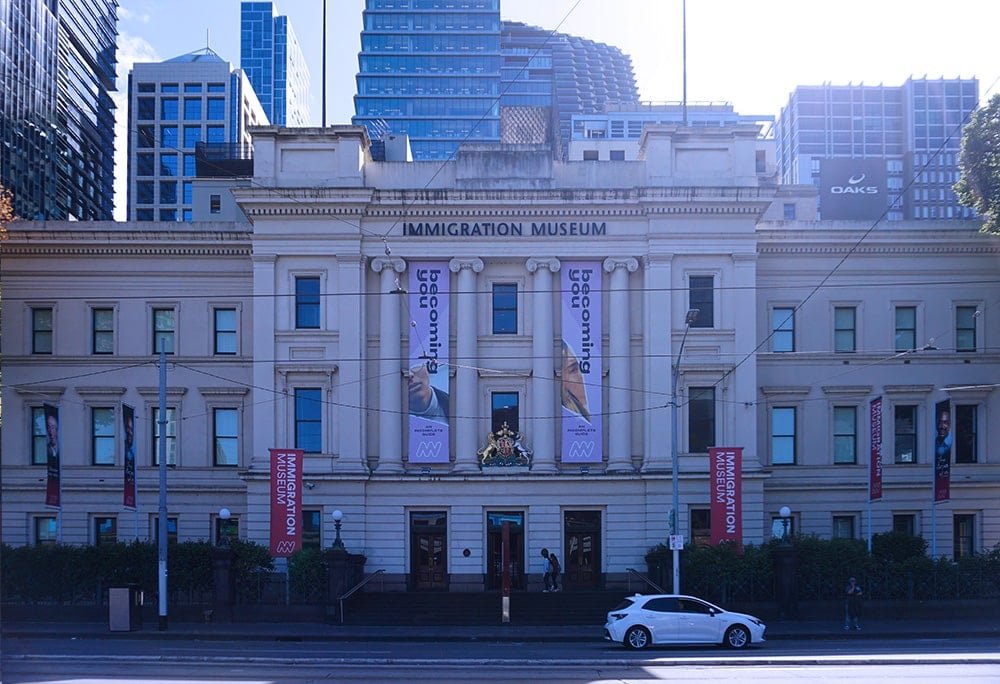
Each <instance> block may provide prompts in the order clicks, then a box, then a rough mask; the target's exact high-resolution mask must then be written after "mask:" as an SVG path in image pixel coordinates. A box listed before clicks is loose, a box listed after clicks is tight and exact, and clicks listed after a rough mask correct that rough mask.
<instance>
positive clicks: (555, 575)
mask: <svg viewBox="0 0 1000 684" xmlns="http://www.w3.org/2000/svg"><path fill="white" fill-rule="evenodd" d="M549 566H550V567H551V570H550V573H551V575H552V591H559V573H560V572H561V571H562V566H561V565H559V559H558V558H556V554H554V553H549Z"/></svg>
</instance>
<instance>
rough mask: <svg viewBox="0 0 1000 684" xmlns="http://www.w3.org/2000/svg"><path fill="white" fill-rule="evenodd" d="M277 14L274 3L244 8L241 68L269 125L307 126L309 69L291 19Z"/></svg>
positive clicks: (255, 3) (259, 3)
mask: <svg viewBox="0 0 1000 684" xmlns="http://www.w3.org/2000/svg"><path fill="white" fill-rule="evenodd" d="M274 13H275V7H274V3H273V2H244V3H243V4H242V5H241V7H240V68H241V69H243V71H244V72H246V74H247V76H248V77H249V78H250V83H251V84H252V85H253V88H254V90H255V91H256V93H257V99H259V100H260V104H261V106H262V107H264V112H265V113H266V114H267V118H268V121H270V123H272V124H274V125H276V126H308V125H309V123H310V120H309V67H308V66H307V65H306V60H305V57H304V56H303V54H302V49H301V48H300V47H299V42H298V40H297V39H296V38H295V32H294V31H293V30H292V25H291V24H290V23H289V21H288V17H286V16H283V15H278V16H275V14H274ZM316 19H317V21H319V19H320V11H319V9H317V17H316Z"/></svg>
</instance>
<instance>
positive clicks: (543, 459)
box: [524, 258, 561, 473]
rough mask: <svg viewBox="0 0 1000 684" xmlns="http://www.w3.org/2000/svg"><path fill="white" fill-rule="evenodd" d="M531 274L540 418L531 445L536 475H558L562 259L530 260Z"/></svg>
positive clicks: (534, 396)
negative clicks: (557, 279)
mask: <svg viewBox="0 0 1000 684" xmlns="http://www.w3.org/2000/svg"><path fill="white" fill-rule="evenodd" d="M524 265H525V268H527V269H528V273H533V274H534V282H533V284H532V288H533V289H534V291H535V293H534V295H533V296H532V300H531V313H532V317H531V321H532V323H531V325H532V330H531V357H532V359H531V360H532V364H531V376H532V377H531V413H532V415H533V416H534V417H535V418H537V420H534V421H528V423H527V424H528V425H529V426H530V429H531V434H529V435H527V437H528V440H527V441H528V443H529V444H532V445H534V452H535V455H534V461H533V464H532V466H531V469H532V471H533V472H541V473H544V472H555V471H556V434H557V431H556V426H557V425H559V418H558V416H559V415H560V413H559V411H558V405H559V402H557V401H556V387H557V384H558V383H557V382H556V377H555V360H554V357H555V333H554V332H553V324H552V320H553V313H552V291H553V289H558V288H553V286H552V280H553V278H552V275H553V274H554V273H558V272H559V267H560V265H561V264H560V263H559V260H558V259H554V258H549V259H535V258H532V259H528V261H527V262H525V264H524Z"/></svg>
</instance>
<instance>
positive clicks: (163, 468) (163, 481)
mask: <svg viewBox="0 0 1000 684" xmlns="http://www.w3.org/2000/svg"><path fill="white" fill-rule="evenodd" d="M166 345H167V342H166V340H164V339H162V338H161V339H160V420H159V421H158V423H159V427H160V439H159V440H158V446H159V453H160V515H159V520H157V523H158V524H159V535H158V536H159V544H158V546H159V550H160V551H159V571H158V578H159V584H158V594H159V598H160V612H159V616H160V617H159V629H160V631H161V632H162V631H165V630H166V629H167V361H166V351H165V349H166Z"/></svg>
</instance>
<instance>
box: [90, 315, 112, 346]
mask: <svg viewBox="0 0 1000 684" xmlns="http://www.w3.org/2000/svg"><path fill="white" fill-rule="evenodd" d="M90 317H91V352H92V353H93V354H113V353H114V352H115V310H114V309H110V308H94V309H91V312H90Z"/></svg>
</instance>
